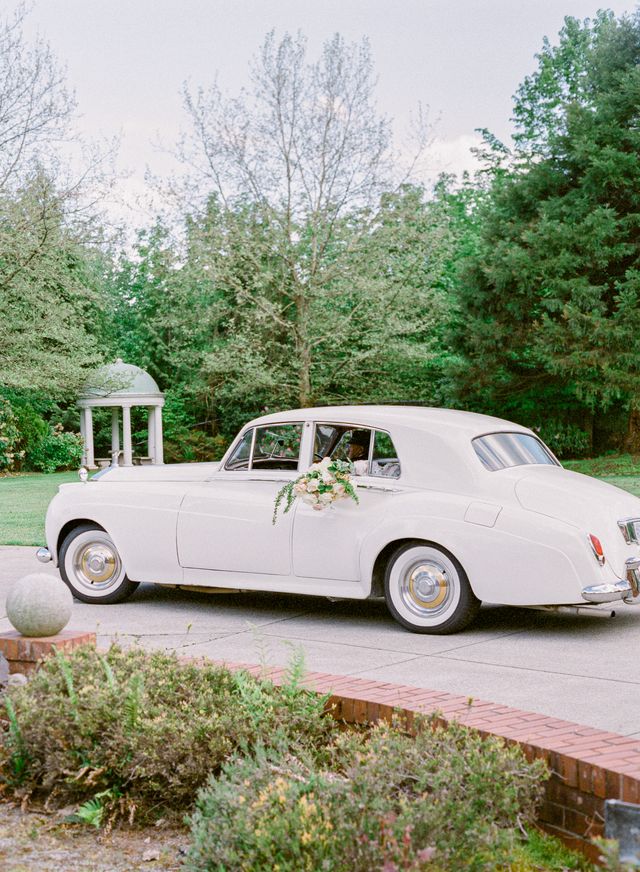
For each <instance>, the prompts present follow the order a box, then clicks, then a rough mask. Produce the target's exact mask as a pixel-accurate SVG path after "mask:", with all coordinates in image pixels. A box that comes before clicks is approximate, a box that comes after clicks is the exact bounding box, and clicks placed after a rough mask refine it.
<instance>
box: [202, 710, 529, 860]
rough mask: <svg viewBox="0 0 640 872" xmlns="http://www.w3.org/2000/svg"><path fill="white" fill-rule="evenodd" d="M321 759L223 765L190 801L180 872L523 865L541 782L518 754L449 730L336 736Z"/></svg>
mask: <svg viewBox="0 0 640 872" xmlns="http://www.w3.org/2000/svg"><path fill="white" fill-rule="evenodd" d="M328 760H329V765H324V766H319V765H318V762H317V758H314V757H310V756H308V755H304V754H302V755H301V754H298V755H297V756H294V755H292V754H291V752H290V751H287V750H284V751H282V750H281V751H280V752H279V753H278V752H277V751H276V750H274V749H273V747H272V748H269V749H263V750H260V751H259V752H258V753H257V754H256V755H255V757H254V758H248V757H245V758H235V759H234V760H233V761H232V762H230V763H229V764H227V765H226V766H225V767H224V769H223V772H222V774H221V775H220V776H219V777H218V778H217V779H213V778H212V779H210V781H209V784H208V786H207V787H206V788H205V789H204V790H202V791H201V793H200V796H199V798H198V802H197V808H196V812H195V813H194V815H193V818H192V833H193V847H192V849H191V852H190V855H189V858H188V861H187V868H188V869H189V870H191V872H213V870H246V872H258V870H265V869H277V870H279V872H301V870H309V872H312V870H325V869H326V870H333V872H343V870H344V872H371V870H384V872H393V870H418V869H432V870H435V869H443V870H444V869H447V870H449V869H450V870H458V869H485V868H486V869H496V868H499V867H500V865H501V864H504V863H510V861H511V859H512V857H516V856H517V857H518V858H521V851H520V848H519V846H518V837H519V836H520V829H519V827H520V826H523V825H524V824H526V823H528V822H531V821H532V820H533V816H534V811H535V807H536V804H537V802H538V801H539V800H540V797H541V789H542V788H541V785H542V782H543V780H544V777H545V769H544V765H543V764H541V763H540V762H539V761H538V762H536V763H534V764H530V763H528V762H527V761H526V760H525V758H524V756H523V755H522V753H521V752H520V750H519V749H518V748H515V747H507V746H505V745H504V744H503V743H502V742H500V741H498V740H494V739H488V740H482V739H480V738H479V737H478V736H477V734H475V733H474V732H472V731H470V730H467V729H464V728H462V727H459V726H455V725H454V726H449V727H447V728H431V726H430V725H428V724H425V725H423V727H422V728H421V729H420V731H419V733H418V735H417V736H416V737H415V738H413V737H410V736H407V735H406V734H405V733H403V732H402V731H401V730H400V729H398V728H396V727H389V726H387V725H380V726H377V727H375V728H374V729H373V730H372V732H371V733H370V734H369V735H353V734H346V735H345V736H341V737H339V738H338V739H337V740H335V741H334V743H333V745H332V748H331V750H330V754H329V757H328ZM520 868H526V867H525V866H524V865H522V866H521V867H520ZM531 868H533V867H531Z"/></svg>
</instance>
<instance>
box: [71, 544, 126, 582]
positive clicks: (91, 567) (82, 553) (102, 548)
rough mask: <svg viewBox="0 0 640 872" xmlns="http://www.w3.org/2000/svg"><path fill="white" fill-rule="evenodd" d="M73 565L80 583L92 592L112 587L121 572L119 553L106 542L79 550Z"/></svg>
mask: <svg viewBox="0 0 640 872" xmlns="http://www.w3.org/2000/svg"><path fill="white" fill-rule="evenodd" d="M73 565H74V569H75V575H76V578H77V579H78V581H80V582H81V583H82V584H84V585H85V586H88V587H90V588H91V589H92V590H101V589H104V588H107V587H110V586H111V585H112V584H113V583H114V582H115V581H117V579H118V577H119V575H120V570H121V563H120V558H119V556H118V552H117V551H116V550H115V548H113V547H112V546H110V545H108V544H107V543H106V542H91V543H90V544H89V545H85V546H84V547H83V548H79V549H78V552H77V553H76V555H75V559H74V561H73Z"/></svg>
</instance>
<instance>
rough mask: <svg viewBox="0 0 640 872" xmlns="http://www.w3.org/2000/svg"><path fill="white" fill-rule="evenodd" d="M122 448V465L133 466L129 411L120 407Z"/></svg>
mask: <svg viewBox="0 0 640 872" xmlns="http://www.w3.org/2000/svg"><path fill="white" fill-rule="evenodd" d="M122 448H123V450H124V461H123V462H124V465H125V466H133V451H132V448H131V409H130V408H129V406H123V407H122Z"/></svg>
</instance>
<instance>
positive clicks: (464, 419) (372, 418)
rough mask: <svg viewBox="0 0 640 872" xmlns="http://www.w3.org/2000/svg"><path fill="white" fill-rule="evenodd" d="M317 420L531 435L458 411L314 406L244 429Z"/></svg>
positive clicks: (522, 429)
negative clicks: (515, 432) (512, 432)
mask: <svg viewBox="0 0 640 872" xmlns="http://www.w3.org/2000/svg"><path fill="white" fill-rule="evenodd" d="M318 420H323V421H327V422H331V423H336V424H340V423H344V424H361V425H362V426H369V427H379V428H380V427H381V428H384V429H388V428H391V427H393V426H394V425H395V426H399V427H408V428H413V429H416V430H423V431H425V432H433V433H441V432H442V430H443V429H444V430H449V431H459V432H463V433H464V434H465V435H467V436H479V435H481V434H482V433H492V432H496V431H519V432H524V433H530V432H531V431H530V430H529V429H528V428H527V427H523V426H521V425H520V424H514V423H513V422H511V421H505V420H504V419H502V418H494V417H492V416H490V415H480V414H478V413H476V412H465V411H462V410H461V409H439V408H433V407H425V406H366V405H363V406H316V407H312V408H306V409H289V410H287V411H283V412H275V413H273V414H269V415H263V416H261V417H260V418H255V419H254V420H253V421H251V422H250V423H249V424H248V425H247V426H253V425H256V424H258V425H259V424H280V423H285V422H289V421H291V422H293V421H318Z"/></svg>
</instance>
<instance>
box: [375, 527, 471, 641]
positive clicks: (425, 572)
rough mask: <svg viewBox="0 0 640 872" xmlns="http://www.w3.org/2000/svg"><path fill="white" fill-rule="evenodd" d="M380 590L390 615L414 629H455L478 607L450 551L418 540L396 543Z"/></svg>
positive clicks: (465, 624)
mask: <svg viewBox="0 0 640 872" xmlns="http://www.w3.org/2000/svg"><path fill="white" fill-rule="evenodd" d="M384 592H385V599H386V601H387V608H388V609H389V611H390V612H391V614H392V615H393V617H394V618H395V619H396V621H398V622H399V623H400V624H402V626H403V627H406V628H407V629H408V630H412V631H413V632H414V633H433V634H441V635H444V634H445V633H456V632H458V631H459V630H462V629H464V627H466V626H467V625H468V624H469V623H470V622H471V621H472V620H473V619H474V618H475V616H476V614H477V613H478V609H479V608H480V600H478V599H477V597H476V596H475V595H474V593H473V591H472V590H471V586H470V584H469V579H468V578H467V575H466V573H465V571H464V569H463V568H462V566H461V565H460V563H459V562H458V561H457V560H456V558H455V557H454V556H453V554H450V553H449V552H448V551H446V550H445V549H444V548H441V547H439V546H437V545H434V544H431V543H428V542H421V541H419V540H416V541H412V542H409V543H408V544H405V545H402V546H400V547H399V548H398V550H397V551H395V552H394V553H393V554H392V555H391V558H390V560H389V562H388V564H387V569H386V573H385V580H384Z"/></svg>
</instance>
